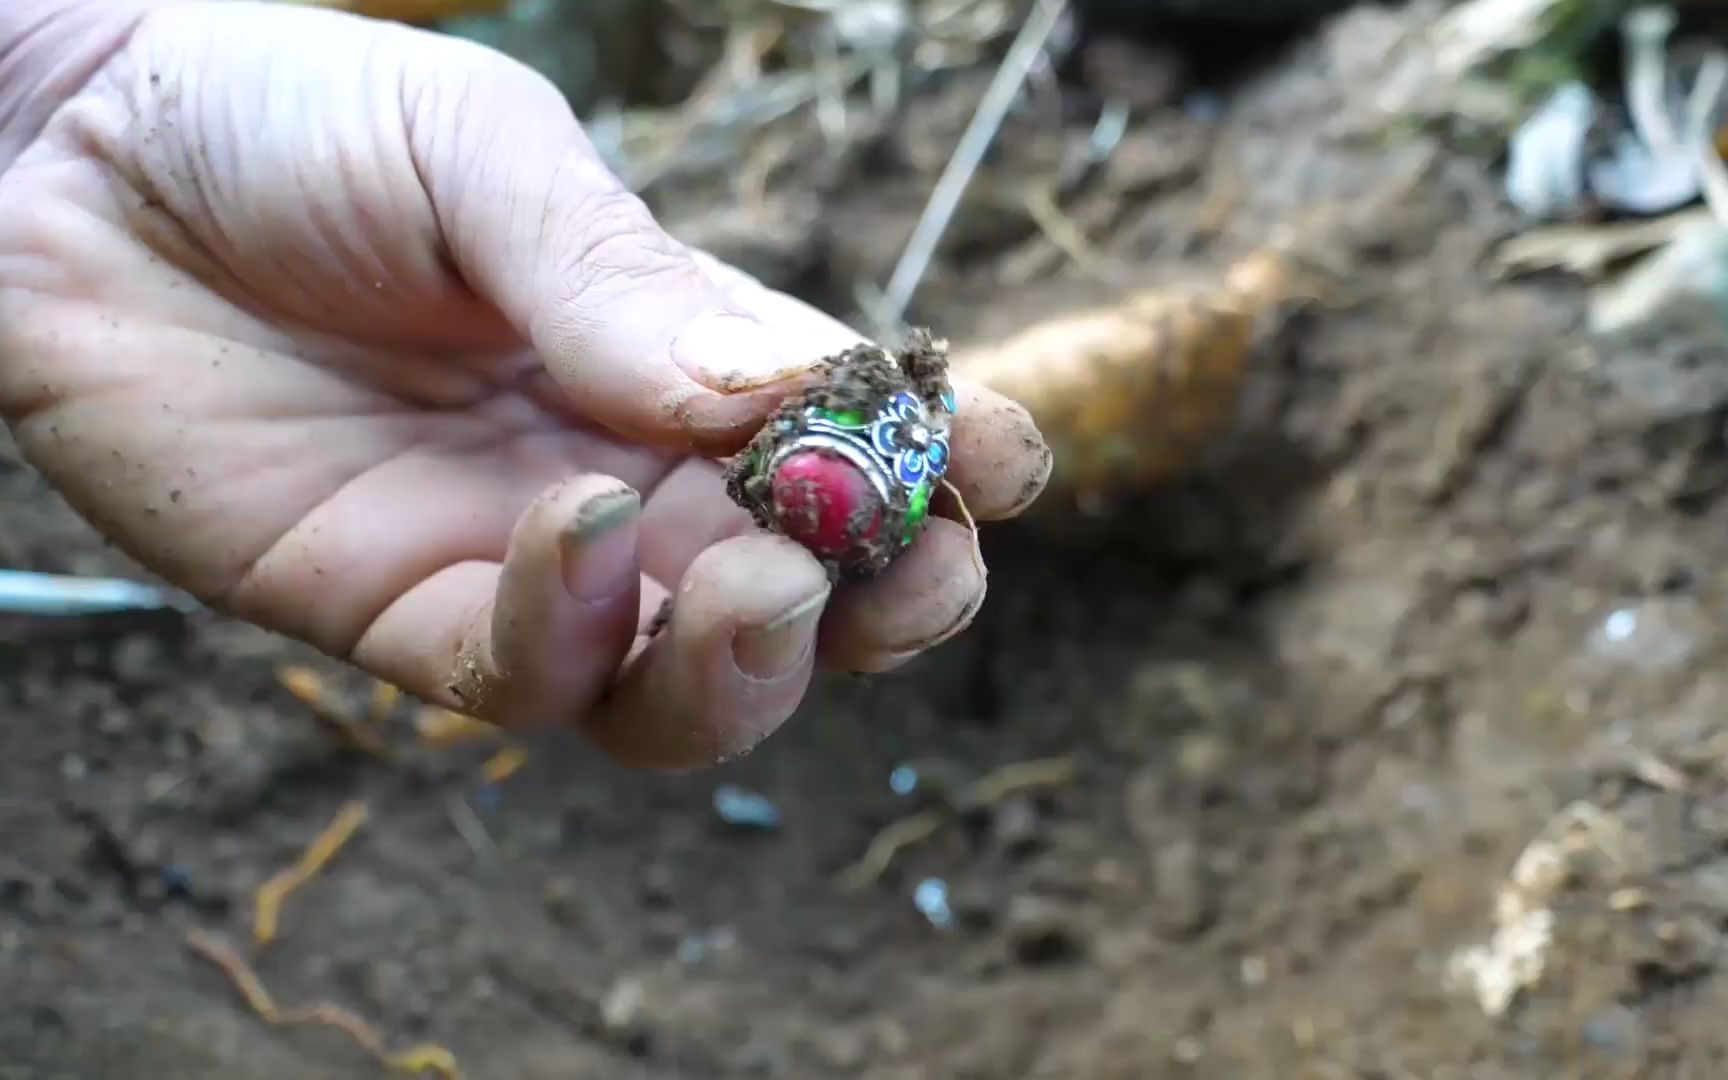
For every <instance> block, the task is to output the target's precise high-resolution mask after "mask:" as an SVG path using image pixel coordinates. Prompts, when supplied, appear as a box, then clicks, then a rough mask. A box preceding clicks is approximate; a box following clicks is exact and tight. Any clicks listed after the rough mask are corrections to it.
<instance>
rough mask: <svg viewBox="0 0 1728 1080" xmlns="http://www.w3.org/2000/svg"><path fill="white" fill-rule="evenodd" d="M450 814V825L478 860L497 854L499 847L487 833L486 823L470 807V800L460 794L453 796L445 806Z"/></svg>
mask: <svg viewBox="0 0 1728 1080" xmlns="http://www.w3.org/2000/svg"><path fill="white" fill-rule="evenodd" d="M444 808H445V810H446V811H448V812H449V814H450V824H451V825H453V826H455V828H456V835H457V836H460V837H461V838H462V842H463V843H464V844H467V845H468V848H469V850H470V851H472V852H474V855H475V857H476V858H479V859H482V860H487V859H490V858H491V857H492V856H493V855H494V854H496V853H497V850H498V845H497V844H495V843H493V842H492V834H491V833H490V832H487V831H486V823H485V822H483V821H481V820H480V815H478V814H476V813H475V812H474V808H473V807H471V806H469V805H468V800H467V799H464V798H463V797H462V796H461V795H460V794H457V795H452V796H451V797H450V801H449V802H447V803H446V804H445V806H444Z"/></svg>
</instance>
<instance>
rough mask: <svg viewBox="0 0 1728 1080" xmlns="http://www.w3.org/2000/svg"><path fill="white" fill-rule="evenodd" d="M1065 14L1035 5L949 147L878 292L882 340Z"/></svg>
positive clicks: (1062, 7)
mask: <svg viewBox="0 0 1728 1080" xmlns="http://www.w3.org/2000/svg"><path fill="white" fill-rule="evenodd" d="M1067 8H1068V2H1067V0H1040V3H1039V4H1038V6H1037V7H1035V8H1034V9H1033V11H1032V14H1031V16H1030V17H1029V18H1028V19H1027V20H1026V23H1025V25H1023V26H1022V27H1021V28H1020V33H1019V34H1018V35H1016V37H1015V38H1014V44H1013V45H1011V46H1009V48H1008V55H1007V56H1005V57H1003V59H1002V64H1001V66H1000V67H998V68H997V69H996V75H995V77H994V78H992V79H991V80H990V85H989V87H988V88H987V89H986V90H985V91H984V97H983V98H982V99H981V100H980V101H979V102H978V108H977V109H976V110H974V112H973V113H972V119H971V121H970V122H969V123H968V124H967V125H966V131H965V133H964V134H962V135H961V136H960V141H959V143H958V144H956V145H955V147H954V153H953V156H951V157H950V158H949V159H948V164H947V166H946V167H944V168H943V170H942V175H941V177H940V178H938V179H937V181H936V186H935V188H933V189H932V190H931V192H930V199H929V201H928V202H927V203H926V204H925V206H924V213H923V214H922V215H921V216H920V217H919V218H918V224H917V226H916V227H914V229H913V230H912V237H911V239H910V240H908V241H907V242H906V250H905V251H903V252H901V254H900V261H899V262H898V263H896V264H895V266H894V272H893V274H891V275H890V276H889V278H888V284H887V286H886V287H885V288H884V289H883V298H882V303H881V305H880V306H879V307H878V308H877V310H876V321H877V323H878V328H879V330H880V332H881V336H882V337H884V338H889V337H894V336H897V335H898V328H899V327H900V325H901V320H902V318H903V317H904V316H905V314H906V308H907V306H908V305H909V304H910V303H911V302H912V295H913V294H914V293H915V292H916V291H917V290H918V286H919V284H920V283H921V282H922V281H923V280H924V274H925V271H926V270H928V269H929V267H930V259H931V257H932V256H934V255H935V253H936V247H937V245H938V244H940V243H941V241H942V234H943V233H944V232H946V231H947V229H948V223H949V222H950V221H951V220H953V217H954V211H955V209H956V208H958V207H959V205H960V199H961V197H962V196H963V195H965V193H966V188H967V186H968V185H969V184H971V182H972V176H973V174H974V173H976V172H977V171H978V166H979V164H980V163H981V162H982V161H983V160H984V154H985V153H986V151H988V150H989V148H990V144H991V143H992V142H994V141H995V139H996V134H997V132H998V131H1000V130H1001V128H1002V121H1003V120H1004V119H1005V118H1006V117H1007V115H1008V110H1009V109H1010V108H1011V107H1012V106H1013V104H1014V99H1015V98H1016V97H1018V96H1019V94H1020V89H1021V87H1022V86H1023V85H1024V84H1025V82H1026V79H1027V77H1028V76H1030V75H1031V73H1032V69H1033V67H1034V66H1035V65H1036V64H1037V61H1038V57H1039V56H1040V55H1042V54H1043V51H1044V47H1045V45H1046V44H1047V43H1048V42H1049V40H1050V37H1051V35H1052V34H1054V33H1055V32H1056V28H1057V26H1058V25H1060V23H1061V19H1062V15H1063V13H1064V12H1065V11H1066V10H1067Z"/></svg>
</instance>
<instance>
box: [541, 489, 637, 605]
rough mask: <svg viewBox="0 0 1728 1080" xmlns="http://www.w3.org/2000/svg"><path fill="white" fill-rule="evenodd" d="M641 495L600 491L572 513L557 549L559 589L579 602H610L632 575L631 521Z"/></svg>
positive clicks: (633, 531)
mask: <svg viewBox="0 0 1728 1080" xmlns="http://www.w3.org/2000/svg"><path fill="white" fill-rule="evenodd" d="M641 514H642V499H641V497H640V496H638V495H637V494H636V493H635V492H634V491H621V492H618V493H617V494H615V495H602V496H599V497H597V498H594V499H591V500H589V501H588V502H587V503H586V504H585V505H584V506H583V507H582V509H581V510H579V511H577V514H576V520H575V521H573V522H571V524H570V526H569V528H567V529H565V531H564V535H563V537H562V540H563V551H562V553H561V562H562V569H563V571H564V588H565V589H566V590H568V591H569V593H570V595H571V596H573V597H575V598H576V599H577V600H578V601H580V602H581V603H584V604H596V603H599V602H601V601H604V600H610V599H612V598H613V597H615V596H617V595H618V594H619V593H621V592H623V591H624V590H625V589H626V588H628V587H629V586H630V583H631V582H632V581H633V580H634V579H635V577H636V573H637V570H636V566H637V562H636V522H637V520H638V518H640V517H641Z"/></svg>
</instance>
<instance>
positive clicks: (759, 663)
mask: <svg viewBox="0 0 1728 1080" xmlns="http://www.w3.org/2000/svg"><path fill="white" fill-rule="evenodd" d="M827 603H828V590H827V589H823V590H822V591H821V592H819V593H817V594H816V595H815V596H812V597H810V598H809V599H808V600H803V601H801V602H799V603H797V604H795V605H793V606H792V607H790V608H788V609H787V610H786V611H785V612H783V613H782V614H781V615H780V616H779V617H778V618H776V619H775V620H774V621H773V622H771V623H769V624H768V625H766V626H764V627H761V628H760V629H756V630H740V631H739V632H738V635H737V636H736V637H735V638H733V639H732V659H733V661H734V662H735V663H737V665H738V670H739V671H742V672H743V673H744V674H746V675H748V676H750V677H751V678H753V679H760V680H762V681H764V682H770V681H772V680H774V679H778V678H781V677H782V676H785V675H787V674H789V673H790V672H791V671H792V670H793V669H794V668H796V667H797V666H798V665H799V664H800V663H802V662H803V661H804V658H805V657H806V656H807V655H808V654H809V652H810V649H811V648H812V647H813V646H814V643H815V640H816V633H815V631H816V624H817V623H818V622H819V621H821V618H822V609H823V607H825V606H826V605H827Z"/></svg>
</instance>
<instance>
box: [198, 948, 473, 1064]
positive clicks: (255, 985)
mask: <svg viewBox="0 0 1728 1080" xmlns="http://www.w3.org/2000/svg"><path fill="white" fill-rule="evenodd" d="M186 947H187V948H189V949H191V950H192V952H194V953H196V954H197V955H198V956H201V957H203V958H204V959H205V960H208V961H209V962H210V963H212V964H215V965H216V966H217V967H219V968H221V969H222V971H223V972H224V973H225V974H226V975H227V976H228V978H229V980H230V981H231V982H233V984H234V988H235V989H236V990H238V991H239V992H240V996H241V997H242V998H244V999H245V1001H246V1005H247V1006H248V1007H249V1008H250V1009H251V1010H252V1011H253V1012H255V1013H257V1014H258V1016H259V1018H260V1019H262V1020H263V1021H264V1022H265V1023H267V1024H270V1025H272V1026H275V1027H292V1026H295V1025H300V1024H322V1025H324V1026H326V1027H333V1028H336V1029H337V1030H338V1031H341V1032H342V1033H343V1034H345V1035H347V1036H348V1037H349V1038H351V1039H353V1040H354V1041H355V1042H356V1043H358V1044H359V1045H360V1047H361V1048H362V1049H364V1050H365V1051H366V1052H368V1053H370V1054H371V1055H372V1056H373V1057H375V1058H377V1059H378V1061H379V1062H380V1063H381V1064H383V1066H384V1067H385V1068H387V1069H389V1070H390V1071H392V1072H401V1073H410V1074H412V1075H415V1076H423V1075H425V1074H427V1073H435V1074H437V1075H439V1076H442V1077H444V1078H445V1080H461V1076H462V1073H461V1070H460V1069H459V1068H458V1067H457V1064H456V1056H455V1055H454V1054H452V1053H451V1052H450V1051H449V1050H447V1049H445V1048H444V1047H442V1046H438V1045H436V1044H433V1043H422V1044H420V1045H418V1046H412V1047H409V1048H408V1049H406V1050H391V1049H390V1048H389V1047H388V1046H387V1045H386V1044H385V1042H384V1037H383V1036H382V1035H380V1034H379V1033H378V1030H377V1029H376V1028H374V1027H373V1026H372V1025H371V1024H369V1023H367V1022H366V1021H365V1020H362V1019H361V1018H360V1017H358V1016H355V1015H354V1014H353V1013H351V1012H349V1011H347V1010H346V1009H343V1008H341V1007H339V1006H337V1005H333V1004H329V1003H327V1002H317V1003H314V1004H310V1005H297V1006H294V1007H293V1008H288V1009H284V1008H282V1007H281V1006H279V1005H277V1003H276V999H275V998H273V997H272V996H271V995H270V991H269V990H268V989H266V988H265V986H264V981H263V980H262V979H260V978H259V977H258V973H257V972H255V971H253V970H252V968H251V967H250V966H249V965H248V964H247V963H246V961H245V960H244V959H243V958H242V957H241V956H240V954H239V952H238V951H236V950H235V948H234V947H233V946H232V945H229V944H228V943H227V942H225V941H221V940H219V939H217V938H214V937H211V936H210V935H208V934H205V933H203V932H202V931H199V930H191V931H188V932H187V935H186Z"/></svg>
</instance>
